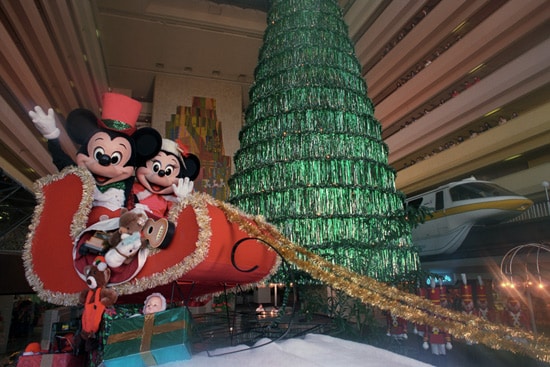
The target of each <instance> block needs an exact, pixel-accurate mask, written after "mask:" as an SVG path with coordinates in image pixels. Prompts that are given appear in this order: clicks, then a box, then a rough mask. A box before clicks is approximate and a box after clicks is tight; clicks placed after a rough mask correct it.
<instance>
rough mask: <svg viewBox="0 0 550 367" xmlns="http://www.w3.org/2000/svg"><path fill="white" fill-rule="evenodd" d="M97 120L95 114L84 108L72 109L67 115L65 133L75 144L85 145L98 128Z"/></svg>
mask: <svg viewBox="0 0 550 367" xmlns="http://www.w3.org/2000/svg"><path fill="white" fill-rule="evenodd" d="M97 121H98V120H97V116H96V115H95V114H94V113H93V112H92V111H90V110H87V109H84V108H77V109H75V110H72V111H71V112H69V115H68V116H67V126H66V129H67V134H69V137H70V138H71V140H72V141H73V142H75V143H76V144H78V145H85V144H87V143H88V140H90V137H91V136H92V135H94V134H95V133H96V132H97V131H98V130H99V127H98V125H97Z"/></svg>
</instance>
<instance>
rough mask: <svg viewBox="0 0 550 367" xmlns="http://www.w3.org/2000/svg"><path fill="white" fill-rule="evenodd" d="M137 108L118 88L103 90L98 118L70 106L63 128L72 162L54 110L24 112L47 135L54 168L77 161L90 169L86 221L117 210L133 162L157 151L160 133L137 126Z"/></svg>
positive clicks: (126, 193) (130, 177) (129, 183)
mask: <svg viewBox="0 0 550 367" xmlns="http://www.w3.org/2000/svg"><path fill="white" fill-rule="evenodd" d="M140 111H141V103H140V102H138V101H136V100H134V99H132V98H130V97H127V96H125V95H122V94H117V93H105V94H104V95H103V109H102V115H101V119H98V118H97V117H96V115H95V114H94V113H93V112H92V111H90V110H87V109H83V108H78V109H75V110H73V111H71V112H70V113H69V115H68V116H67V133H68V135H69V137H70V138H71V140H73V142H75V143H76V144H78V145H80V149H79V150H78V152H77V155H76V158H75V160H74V161H73V159H72V158H71V157H69V156H68V155H67V154H66V153H65V152H64V151H63V149H62V148H61V144H60V142H59V135H60V131H59V128H57V126H56V123H55V117H54V111H53V109H51V108H50V109H49V110H48V113H47V114H46V113H45V112H44V111H43V110H42V108H41V107H40V106H36V107H35V108H34V110H31V111H29V116H30V117H31V119H32V121H33V123H34V124H35V126H36V128H37V129H38V131H40V133H41V134H42V135H43V136H44V137H45V138H46V139H48V150H49V151H50V154H51V156H52V158H53V162H54V164H55V165H56V167H57V168H58V169H59V170H62V169H63V168H65V167H67V166H70V165H78V166H79V167H83V168H86V169H87V170H88V171H89V172H90V173H91V174H92V176H93V178H94V180H95V184H96V186H95V188H94V194H93V199H94V201H93V204H92V210H91V212H90V215H89V217H88V225H91V224H93V223H96V222H98V221H100V220H104V219H108V218H115V217H118V216H119V215H120V210H121V208H123V207H125V206H126V205H127V199H128V197H129V196H130V191H131V187H132V183H133V181H134V170H135V166H136V165H137V162H138V161H146V160H148V159H150V158H152V157H154V156H155V155H156V154H157V153H158V152H159V149H160V147H161V144H162V137H161V136H160V134H159V133H158V132H157V131H156V130H154V129H153V128H148V127H145V128H141V129H139V130H138V129H137V128H136V122H137V118H138V116H139V112H140ZM75 161H76V162H75Z"/></svg>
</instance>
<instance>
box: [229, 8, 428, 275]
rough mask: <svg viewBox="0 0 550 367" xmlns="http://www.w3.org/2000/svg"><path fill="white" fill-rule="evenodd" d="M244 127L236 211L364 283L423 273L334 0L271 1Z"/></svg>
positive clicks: (234, 183)
mask: <svg viewBox="0 0 550 367" xmlns="http://www.w3.org/2000/svg"><path fill="white" fill-rule="evenodd" d="M245 120H246V124H245V126H244V127H243V128H242V130H241V132H240V136H239V139H240V149H239V150H238V151H237V153H236V154H235V157H234V158H235V168H236V172H235V174H234V175H233V176H232V177H231V179H230V181H229V187H230V199H229V201H230V202H231V203H232V204H234V205H236V206H238V207H239V208H241V209H242V210H243V211H244V212H246V213H250V214H261V215H263V216H264V217H265V218H266V219H267V221H268V222H270V223H272V224H273V225H275V226H276V227H277V228H279V230H280V231H281V232H282V233H283V234H284V235H285V236H287V237H288V238H289V239H290V240H291V241H292V242H294V243H296V244H299V245H301V246H303V247H305V248H307V249H308V250H310V251H312V252H314V253H316V254H319V255H321V256H323V257H324V258H325V259H326V260H328V261H331V262H333V263H335V264H339V265H342V266H345V267H347V268H349V269H351V270H353V271H354V272H357V273H359V274H362V275H367V276H370V277H373V278H375V279H377V280H380V281H387V282H400V281H403V280H405V279H404V278H406V277H407V276H408V274H411V273H414V272H416V271H417V270H419V259H418V253H417V252H416V250H415V249H414V248H413V247H412V245H411V236H410V226H409V224H408V223H407V221H406V220H405V212H404V208H403V199H404V197H403V194H402V193H400V192H398V191H397V190H396V188H395V171H394V170H393V169H392V168H391V167H390V166H389V165H388V159H387V157H388V148H387V146H386V144H385V143H384V142H383V141H382V139H381V126H380V123H379V122H378V121H377V120H376V119H375V118H374V108H373V104H372V102H371V100H370V99H369V98H368V97H367V86H366V84H365V81H364V79H363V78H362V77H361V66H360V64H359V62H358V60H357V57H356V56H355V52H354V47H353V44H352V42H351V40H350V38H349V36H348V27H347V25H346V24H345V22H344V19H343V15H342V11H341V9H340V8H339V6H338V4H337V2H336V1H335V0H273V1H272V3H271V8H270V10H269V12H268V24H267V29H266V32H265V35H264V44H263V46H262V48H261V49H260V55H259V61H258V65H257V67H256V70H255V82H254V84H253V86H252V88H251V90H250V104H249V106H248V109H247V111H246V117H245ZM307 280H308V279H306V278H302V279H300V281H301V282H306V281H307Z"/></svg>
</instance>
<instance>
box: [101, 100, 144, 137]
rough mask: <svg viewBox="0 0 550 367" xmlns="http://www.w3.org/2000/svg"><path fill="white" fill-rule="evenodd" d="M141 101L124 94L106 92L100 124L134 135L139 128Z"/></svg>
mask: <svg viewBox="0 0 550 367" xmlns="http://www.w3.org/2000/svg"><path fill="white" fill-rule="evenodd" d="M140 112H141V103H140V102H138V101H136V100H135V99H132V98H130V97H128V96H125V95H124V94H118V93H105V94H104V95H103V110H102V112H101V120H100V121H99V126H100V127H102V128H105V129H109V130H115V131H118V132H121V133H124V134H127V135H132V134H133V133H134V132H136V130H137V119H138V117H139V113H140Z"/></svg>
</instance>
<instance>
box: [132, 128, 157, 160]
mask: <svg viewBox="0 0 550 367" xmlns="http://www.w3.org/2000/svg"><path fill="white" fill-rule="evenodd" d="M132 138H133V139H134V142H135V143H136V145H135V146H136V158H137V160H138V164H139V165H140V164H141V163H142V162H145V161H148V160H149V159H151V158H153V157H154V156H156V155H157V154H158V152H159V151H160V148H161V147H162V136H160V134H159V132H158V131H157V130H155V129H153V128H152V127H142V128H141V129H137V131H136V132H135V133H134V134H133V135H132Z"/></svg>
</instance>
